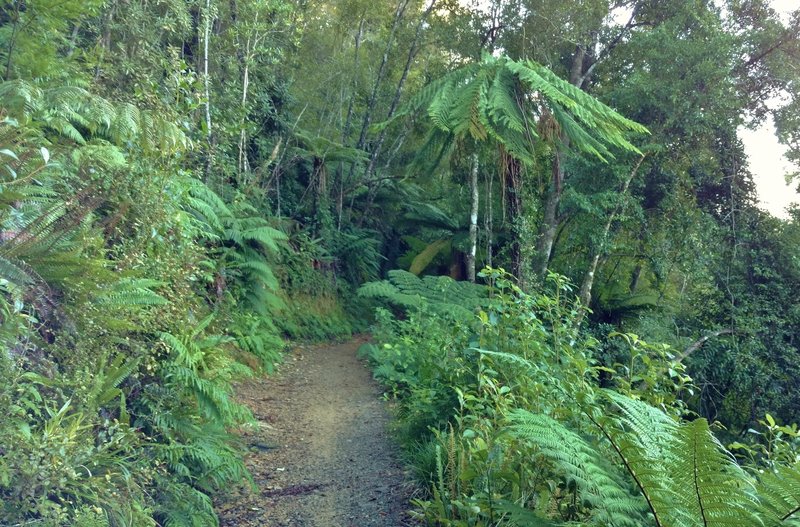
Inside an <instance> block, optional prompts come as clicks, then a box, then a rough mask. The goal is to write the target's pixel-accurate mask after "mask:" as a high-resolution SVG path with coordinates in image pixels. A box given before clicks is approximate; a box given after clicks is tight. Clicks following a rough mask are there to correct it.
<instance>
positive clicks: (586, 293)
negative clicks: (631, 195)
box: [577, 156, 645, 324]
mask: <svg viewBox="0 0 800 527" xmlns="http://www.w3.org/2000/svg"><path fill="white" fill-rule="evenodd" d="M644 157H645V156H642V157H640V158H639V161H637V162H636V165H635V166H634V167H633V170H631V172H630V174H629V175H628V177H627V178H626V179H625V182H624V183H623V184H622V188H621V189H620V192H619V194H620V196H624V195H625V194H627V192H628V187H629V186H630V184H631V181H633V178H634V177H635V176H636V173H637V172H638V171H639V167H640V166H642V161H644ZM621 211H622V203H620V204H618V205H617V206H616V207H615V208H614V210H613V211H612V212H611V214H609V215H608V218H607V219H606V223H605V225H604V226H603V233H602V235H601V236H600V241H599V242H598V243H597V246H596V248H595V250H594V254H592V257H591V259H590V261H589V267H588V269H586V274H585V275H584V276H583V283H582V284H581V291H580V294H579V296H578V298H579V299H580V303H581V310H580V312H579V313H578V317H577V324H580V323H581V321H582V320H583V317H584V316H585V315H586V308H588V307H589V302H591V301H592V286H593V285H594V277H595V273H596V272H597V264H598V263H599V262H600V257H601V256H602V255H603V253H604V251H605V249H606V244H607V242H608V235H609V233H610V232H611V225H612V224H613V223H614V220H615V219H616V218H617V215H618V214H619V213H620V212H621Z"/></svg>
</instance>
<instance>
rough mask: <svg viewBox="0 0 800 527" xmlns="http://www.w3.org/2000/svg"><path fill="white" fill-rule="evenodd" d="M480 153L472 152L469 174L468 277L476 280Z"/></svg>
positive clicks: (473, 280) (471, 280) (470, 279)
mask: <svg viewBox="0 0 800 527" xmlns="http://www.w3.org/2000/svg"><path fill="white" fill-rule="evenodd" d="M478 170H479V164H478V154H477V153H475V154H472V168H471V170H470V174H469V189H470V194H471V196H472V201H471V206H470V212H469V252H467V278H468V279H469V281H470V282H475V256H476V254H477V251H478V205H479V196H478Z"/></svg>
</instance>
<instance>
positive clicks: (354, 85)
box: [336, 15, 365, 231]
mask: <svg viewBox="0 0 800 527" xmlns="http://www.w3.org/2000/svg"><path fill="white" fill-rule="evenodd" d="M364 24H365V17H364V15H362V16H361V21H360V22H359V23H358V31H357V32H356V36H355V46H354V48H355V49H354V50H353V77H352V79H351V83H350V84H351V87H350V101H349V102H348V104H347V117H346V118H345V121H344V126H343V127H342V145H346V144H348V139H349V138H350V128H351V126H352V123H353V106H354V105H355V101H356V91H357V89H358V76H357V72H358V64H359V61H360V58H361V53H360V51H361V41H362V39H363V38H364ZM352 174H353V170H352V167H351V170H350V175H351V176H352ZM344 187H345V178H344V163H343V162H340V163H339V168H338V169H337V171H336V216H337V221H336V230H339V231H340V230H342V212H343V210H344Z"/></svg>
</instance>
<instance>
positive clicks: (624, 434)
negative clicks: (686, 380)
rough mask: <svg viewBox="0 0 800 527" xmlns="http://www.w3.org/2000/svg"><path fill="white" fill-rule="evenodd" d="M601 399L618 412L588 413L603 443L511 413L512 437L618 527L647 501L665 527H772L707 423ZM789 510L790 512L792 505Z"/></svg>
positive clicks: (750, 484)
mask: <svg viewBox="0 0 800 527" xmlns="http://www.w3.org/2000/svg"><path fill="white" fill-rule="evenodd" d="M602 393H603V395H604V396H605V397H606V399H607V400H608V401H609V403H610V404H611V405H612V407H615V408H616V409H617V411H618V413H616V414H615V413H607V410H606V411H603V410H602V409H601V408H594V409H593V410H586V411H585V413H584V415H585V416H586V417H587V418H588V419H589V421H590V422H591V423H592V424H593V426H594V427H595V429H596V430H597V432H598V433H599V435H600V437H601V438H602V440H599V439H591V438H584V437H582V436H579V435H577V434H576V433H574V432H572V431H570V430H569V429H568V428H566V427H565V426H564V425H563V424H562V423H560V422H557V421H555V420H553V419H550V418H548V417H546V416H542V415H535V414H531V413H529V412H526V411H523V410H517V411H515V412H513V413H512V414H511V415H510V417H509V419H510V421H511V426H510V428H509V432H510V433H511V434H512V435H513V436H515V437H518V438H521V439H524V440H526V441H530V442H532V443H533V444H535V445H536V446H537V447H538V448H539V452H540V453H541V454H542V455H543V456H544V457H545V458H546V459H548V460H549V461H550V462H552V463H554V465H555V466H556V467H557V468H558V470H559V471H560V472H561V473H563V474H564V475H565V477H567V478H570V479H573V480H575V481H576V483H577V484H578V486H579V487H580V488H581V489H582V497H583V498H584V499H586V495H587V494H589V495H590V496H592V499H589V500H587V501H588V503H590V504H591V505H592V507H593V510H603V509H605V512H604V516H605V517H606V519H607V520H608V521H609V522H611V524H614V525H616V524H617V522H619V521H622V518H625V517H628V518H633V517H635V516H631V514H632V513H633V512H634V511H642V510H643V508H642V505H639V506H638V507H634V506H632V505H633V504H635V503H636V502H635V501H634V498H635V499H636V500H638V502H639V503H640V504H641V503H642V501H641V500H642V498H643V499H644V503H646V510H647V511H648V512H649V515H650V517H651V519H652V520H653V521H654V522H655V524H656V525H657V526H660V527H695V526H703V527H716V526H720V527H721V526H730V525H739V526H742V527H748V526H753V527H755V526H757V525H764V524H765V521H766V520H767V518H766V517H764V516H763V515H759V514H758V513H757V511H758V509H759V507H760V506H761V505H760V501H759V498H758V496H757V494H756V492H755V487H754V480H753V479H752V478H750V477H749V476H747V474H745V472H744V471H743V470H742V469H741V468H740V467H739V466H738V465H737V464H736V462H735V461H734V459H733V457H732V456H731V455H730V454H729V453H728V452H727V451H726V450H725V449H724V448H723V447H722V445H721V444H720V443H719V441H718V440H717V439H716V438H715V437H714V435H713V434H712V433H711V431H710V429H709V427H708V423H707V422H706V421H705V420H703V419H697V420H694V421H691V422H687V423H676V422H674V421H673V420H672V419H671V418H669V417H668V416H667V415H666V414H664V413H663V412H662V411H661V410H658V409H656V408H654V407H651V406H649V405H647V404H645V403H642V402H641V401H635V400H633V399H630V398H628V397H625V396H623V395H620V394H617V393H614V392H610V391H604V392H602ZM607 449H608V450H607ZM608 451H610V452H613V453H614V455H613V457H612V458H615V460H616V462H617V467H618V468H616V469H614V470H616V474H615V473H614V472H609V467H610V465H608V463H607V462H606V461H605V456H606V454H605V452H608ZM623 474H624V475H627V477H629V478H630V479H631V480H632V481H633V482H634V483H635V486H636V488H637V489H638V493H637V494H638V495H632V494H630V491H629V490H627V489H626V487H625V486H624V485H623V484H621V480H620V479H619V478H620V477H621V476H622V475H623ZM771 482H774V480H771ZM781 487H782V488H790V487H791V486H790V485H781ZM778 494H780V493H778ZM603 496H605V498H603ZM775 503H776V504H780V503H781V502H780V501H776V502H775ZM783 505H784V506H791V505H790V502H783ZM612 507H613V510H609V508H612ZM778 508H779V509H780V508H781V507H780V505H778ZM626 511H628V512H626ZM639 513H640V512H636V514H639ZM617 514H621V515H622V516H619V517H618V516H616V515H617ZM626 514H627V515H628V516H625V515H626ZM606 515H607V516H606ZM612 518H616V519H615V520H612Z"/></svg>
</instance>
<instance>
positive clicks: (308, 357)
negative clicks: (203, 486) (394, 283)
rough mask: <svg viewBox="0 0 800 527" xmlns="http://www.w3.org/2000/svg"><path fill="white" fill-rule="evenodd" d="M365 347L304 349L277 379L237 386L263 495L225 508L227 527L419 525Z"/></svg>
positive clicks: (243, 496) (231, 498)
mask: <svg viewBox="0 0 800 527" xmlns="http://www.w3.org/2000/svg"><path fill="white" fill-rule="evenodd" d="M363 342H364V341H363V340H354V341H351V342H348V343H345V344H334V345H327V346H299V347H296V348H295V349H294V350H293V351H292V352H291V353H288V354H287V355H286V357H285V362H284V363H283V364H282V365H281V366H280V368H279V371H278V373H277V374H276V375H273V376H268V377H265V378H257V379H249V380H247V381H245V382H242V383H240V384H239V385H238V387H237V398H238V399H239V400H240V401H241V402H242V403H244V404H246V405H247V406H249V407H250V408H251V410H252V411H253V415H254V416H255V418H256V420H257V426H254V427H250V428H245V429H243V430H242V431H241V434H240V436H241V439H242V441H243V442H244V444H245V446H246V447H247V448H248V450H249V454H248V455H247V457H246V463H247V466H248V468H249V469H250V472H251V473H252V475H253V478H254V480H255V482H256V484H257V485H258V488H257V489H256V490H255V491H253V490H250V489H249V488H243V489H233V490H231V491H230V492H229V493H228V494H227V496H225V497H224V498H222V499H221V500H220V503H217V507H216V508H217V511H218V512H219V515H220V525H221V526H222V527H234V526H237V527H254V526H259V527H378V526H380V527H401V526H408V525H414V523H413V521H411V519H410V518H409V517H408V515H407V510H408V509H409V508H410V505H409V499H410V494H411V491H412V487H411V485H409V484H408V482H407V481H408V480H407V478H406V477H405V473H404V471H403V467H402V464H401V463H400V461H399V452H398V448H397V446H396V445H395V444H394V443H393V441H392V438H391V437H390V436H389V434H388V431H387V426H388V425H389V422H390V417H389V414H388V412H387V408H386V403H385V402H384V401H382V400H381V398H380V390H379V388H378V386H377V385H376V384H375V382H374V381H373V380H372V376H371V374H370V372H369V370H368V369H367V368H366V366H365V365H364V364H363V363H362V362H361V361H359V360H358V359H357V358H356V350H357V349H358V346H359V345H360V344H361V343H363Z"/></svg>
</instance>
